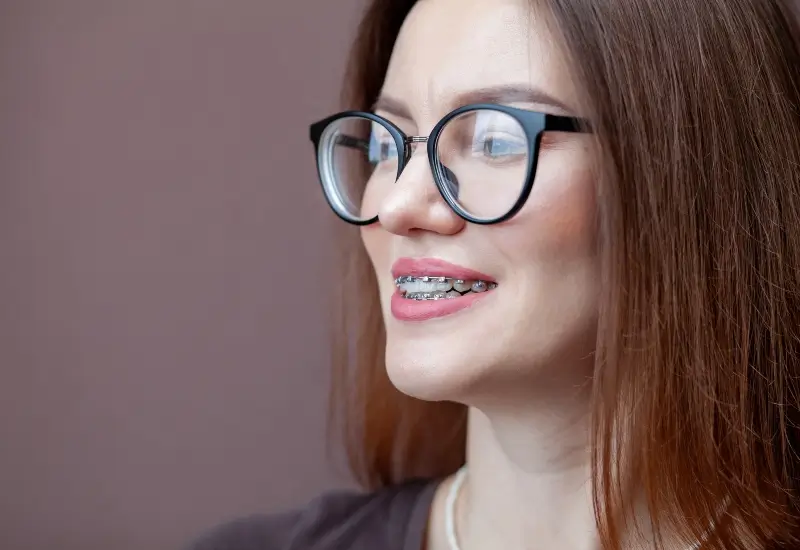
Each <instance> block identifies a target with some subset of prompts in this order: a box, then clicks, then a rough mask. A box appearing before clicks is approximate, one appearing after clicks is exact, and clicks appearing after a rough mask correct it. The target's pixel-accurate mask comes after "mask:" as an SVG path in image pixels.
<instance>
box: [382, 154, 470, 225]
mask: <svg viewBox="0 0 800 550" xmlns="http://www.w3.org/2000/svg"><path fill="white" fill-rule="evenodd" d="M445 174H446V175H447V176H448V179H449V181H448V182H447V183H448V185H455V186H457V185H458V182H457V180H455V174H453V173H452V172H450V170H449V169H446V168H445ZM378 220H379V221H380V224H381V226H382V227H383V228H384V229H386V230H387V231H389V232H390V233H395V234H397V235H403V236H409V235H411V234H412V233H414V232H416V231H430V232H433V233H439V234H442V235H454V234H456V233H458V232H459V231H461V230H462V229H463V228H464V225H465V221H464V220H463V219H462V218H461V217H459V216H458V215H457V214H456V213H455V212H453V210H452V208H450V206H449V205H448V204H447V203H446V202H445V201H444V199H443V198H442V196H441V194H440V193H439V190H438V189H437V188H436V183H435V182H434V181H433V174H432V173H431V169H430V165H429V163H428V162H427V158H426V157H425V155H414V156H412V157H411V159H410V160H409V162H408V164H406V166H405V168H404V169H403V172H402V173H401V174H400V177H399V178H398V180H397V181H396V182H395V183H394V185H393V186H392V190H391V192H390V193H389V194H388V195H386V197H384V199H383V201H382V202H381V205H380V207H379V209H378Z"/></svg>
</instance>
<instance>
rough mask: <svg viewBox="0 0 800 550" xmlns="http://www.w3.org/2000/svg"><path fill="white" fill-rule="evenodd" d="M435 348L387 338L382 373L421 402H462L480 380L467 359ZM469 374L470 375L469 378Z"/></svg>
mask: <svg viewBox="0 0 800 550" xmlns="http://www.w3.org/2000/svg"><path fill="white" fill-rule="evenodd" d="M453 351H454V352H453V353H448V352H447V350H443V349H442V347H441V344H439V345H438V346H435V345H433V346H430V347H428V346H425V345H420V346H411V348H410V349H409V346H408V345H407V344H405V343H403V342H397V343H394V344H393V343H391V338H387V346H386V371H387V374H388V375H389V380H391V382H392V384H393V385H394V386H395V387H396V388H397V389H398V390H400V391H401V392H403V393H404V394H406V395H409V396H411V397H415V398H417V399H422V400H425V401H458V402H463V401H464V399H465V397H466V396H467V395H469V393H470V388H471V387H473V386H474V385H475V383H476V379H479V378H480V376H476V374H475V370H476V369H475V365H471V364H469V360H468V357H467V356H465V354H463V353H460V352H459V351H458V350H453ZM470 373H472V374H470Z"/></svg>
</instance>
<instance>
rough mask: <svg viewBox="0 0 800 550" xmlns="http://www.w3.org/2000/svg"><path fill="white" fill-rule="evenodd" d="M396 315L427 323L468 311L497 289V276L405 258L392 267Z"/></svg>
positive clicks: (440, 261) (399, 318) (431, 261)
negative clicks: (395, 289) (429, 320)
mask: <svg viewBox="0 0 800 550" xmlns="http://www.w3.org/2000/svg"><path fill="white" fill-rule="evenodd" d="M391 271H392V276H393V277H394V279H395V285H396V286H397V291H396V292H395V293H394V294H393V295H392V301H391V311H392V315H393V316H394V317H395V318H396V319H398V320H401V321H425V320H427V319H432V318H435V317H444V316H446V315H450V314H453V313H456V312H457V311H461V310H463V309H466V308H468V307H470V306H472V305H473V304H475V302H477V301H478V300H480V299H482V298H484V297H485V296H487V295H488V294H491V291H492V290H493V289H494V288H496V287H497V282H496V281H495V280H494V278H493V277H491V276H489V275H486V274H485V273H481V272H479V271H475V270H474V269H469V268H466V267H462V266H459V265H455V264H452V263H450V262H446V261H444V260H439V259H436V258H423V259H412V258H401V259H399V260H397V261H396V262H395V263H394V265H393V266H392V270H391Z"/></svg>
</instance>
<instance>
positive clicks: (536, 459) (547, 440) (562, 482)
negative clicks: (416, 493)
mask: <svg viewBox="0 0 800 550" xmlns="http://www.w3.org/2000/svg"><path fill="white" fill-rule="evenodd" d="M587 392H588V387H580V388H573V390H572V391H571V392H567V394H562V395H561V396H560V397H554V393H552V392H548V395H547V396H546V397H545V396H542V398H538V396H533V397H532V396H528V398H527V399H524V400H523V399H521V400H519V401H518V402H517V403H516V404H515V405H509V404H508V403H509V402H508V401H506V402H505V403H506V404H504V405H502V406H500V405H497V406H491V405H487V406H481V407H480V408H476V407H473V408H471V409H470V414H469V429H468V444H467V465H468V472H469V473H468V475H467V477H466V479H465V482H464V485H463V487H462V491H461V495H460V497H459V501H458V506H457V507H456V523H457V525H458V532H459V539H460V540H461V543H460V547H461V550H471V549H476V548H504V549H509V550H515V549H524V550H535V549H537V548H564V549H570V550H572V549H576V550H590V549H593V548H596V547H597V536H596V527H595V519H594V511H593V508H592V501H591V484H590V461H589V411H588V402H589V399H588V395H587Z"/></svg>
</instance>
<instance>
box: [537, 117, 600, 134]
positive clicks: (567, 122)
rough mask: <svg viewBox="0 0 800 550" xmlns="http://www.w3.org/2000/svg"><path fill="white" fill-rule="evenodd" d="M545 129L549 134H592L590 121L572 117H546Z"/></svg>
mask: <svg viewBox="0 0 800 550" xmlns="http://www.w3.org/2000/svg"><path fill="white" fill-rule="evenodd" d="M544 129H545V131H549V132H591V131H592V127H591V125H590V124H589V121H588V120H585V119H582V118H576V117H570V116H561V115H545V121H544Z"/></svg>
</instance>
